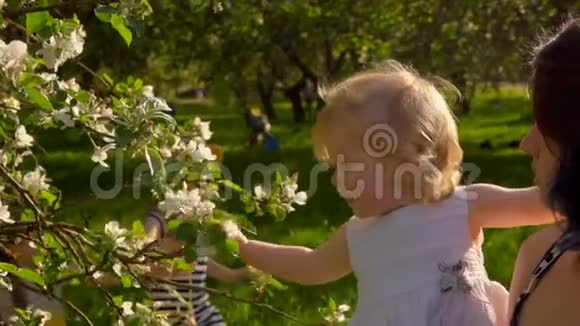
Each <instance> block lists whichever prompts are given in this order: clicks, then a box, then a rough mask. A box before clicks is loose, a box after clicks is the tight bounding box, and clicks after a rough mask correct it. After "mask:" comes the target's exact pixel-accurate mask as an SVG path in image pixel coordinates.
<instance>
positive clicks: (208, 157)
mask: <svg viewBox="0 0 580 326" xmlns="http://www.w3.org/2000/svg"><path fill="white" fill-rule="evenodd" d="M187 157H189V158H191V160H192V161H194V162H203V161H213V160H215V159H216V156H215V155H214V154H213V153H212V152H211V148H209V147H207V146H206V145H205V144H204V143H198V142H196V141H195V140H190V141H189V143H187V145H185V147H184V148H183V152H182V153H181V154H180V156H179V158H180V159H184V158H187Z"/></svg>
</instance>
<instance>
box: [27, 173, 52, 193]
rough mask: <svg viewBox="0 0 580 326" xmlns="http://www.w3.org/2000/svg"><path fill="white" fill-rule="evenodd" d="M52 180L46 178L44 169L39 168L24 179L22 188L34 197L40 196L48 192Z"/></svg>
mask: <svg viewBox="0 0 580 326" xmlns="http://www.w3.org/2000/svg"><path fill="white" fill-rule="evenodd" d="M48 182H50V179H48V178H47V177H46V173H45V172H44V169H43V168H41V167H40V166H37V167H36V169H34V171H30V172H27V173H26V174H25V175H24V177H22V186H23V187H24V189H26V190H28V192H30V193H31V194H32V195H33V196H38V195H40V193H41V192H43V191H45V190H48V188H49V187H50V186H49V184H48Z"/></svg>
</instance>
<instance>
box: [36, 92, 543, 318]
mask: <svg viewBox="0 0 580 326" xmlns="http://www.w3.org/2000/svg"><path fill="white" fill-rule="evenodd" d="M277 110H278V113H279V120H278V121H276V122H274V124H273V132H274V134H276V136H277V137H279V139H280V143H281V146H282V151H281V152H280V153H269V152H265V151H263V150H261V149H252V150H248V149H246V148H245V146H244V143H245V141H246V139H247V137H248V130H247V128H246V126H245V124H244V121H243V119H242V118H241V114H240V112H239V110H237V109H235V108H232V107H227V106H217V105H203V104H195V105H181V106H177V119H178V121H180V122H184V121H186V120H188V119H193V117H195V116H200V117H201V118H202V119H203V120H210V121H211V127H212V131H213V132H214V136H213V138H212V140H211V143H215V144H219V145H221V146H223V148H224V150H225V160H224V164H225V165H226V166H227V167H228V168H229V169H230V170H231V171H232V173H233V178H234V181H237V182H241V181H242V180H241V179H240V178H241V175H242V173H243V171H244V170H245V168H246V167H247V166H248V165H249V164H251V163H257V162H260V163H264V164H266V165H267V164H271V163H275V162H280V163H282V164H284V165H285V166H287V167H288V169H289V171H297V172H299V173H300V178H299V185H300V187H301V188H306V187H308V186H309V185H308V183H309V173H310V170H311V168H312V167H313V166H314V165H315V164H316V163H317V162H316V161H315V160H314V157H313V154H312V148H311V140H310V128H311V123H305V124H303V125H296V124H294V123H293V122H292V120H291V112H290V107H289V105H287V104H286V103H281V104H279V105H278V106H277ZM530 124H531V117H530V105H529V102H528V100H527V98H526V96H525V91H524V89H522V88H518V87H503V88H502V89H501V90H500V92H499V93H498V92H494V91H481V92H479V93H478V95H477V97H476V99H475V101H474V103H473V109H472V112H471V113H470V114H469V115H466V116H463V117H460V118H459V130H460V139H461V144H462V146H463V149H464V151H465V159H464V162H466V163H470V164H475V166H477V167H478V168H479V171H480V172H481V173H480V174H479V175H472V177H474V176H475V177H476V178H475V180H472V181H474V182H489V183H495V184H498V185H502V186H508V187H519V186H529V185H530V184H531V183H532V172H531V169H530V159H529V157H528V156H527V155H526V154H525V153H523V152H521V151H520V150H519V149H518V148H517V143H518V142H519V140H520V139H521V138H522V137H523V136H524V135H525V133H526V131H527V129H528V128H529V126H530ZM86 141H88V140H86V139H81V138H80V137H79V136H78V135H75V134H72V133H65V134H63V133H62V132H56V131H55V132H50V133H47V134H45V135H44V136H43V137H42V139H39V142H40V144H41V145H42V146H43V148H44V149H45V150H46V152H47V153H49V154H47V155H46V157H44V158H42V161H43V165H44V166H45V167H46V168H47V170H48V174H49V175H50V176H51V177H52V178H53V180H54V183H55V185H56V186H58V187H59V188H60V189H62V190H63V192H65V197H64V198H67V200H69V201H72V202H71V203H69V204H72V205H71V206H72V208H71V209H69V210H67V211H66V212H64V213H63V214H61V216H60V218H62V219H65V220H75V221H84V222H85V223H87V224H88V225H90V226H91V227H98V228H101V227H102V225H104V224H105V223H106V222H107V221H108V220H111V219H115V220H120V221H121V222H123V223H127V224H128V223H130V221H131V220H134V219H139V218H141V217H142V216H143V214H144V213H145V212H146V210H147V209H148V208H150V205H149V203H148V200H147V196H148V193H147V191H146V190H142V191H141V192H140V197H141V198H135V195H134V194H133V193H132V189H131V177H132V173H133V170H134V166H131V164H130V163H128V164H125V165H124V166H123V169H122V170H123V172H125V175H124V176H123V179H124V180H125V183H126V185H125V187H124V190H123V191H122V192H121V193H120V194H119V195H117V196H115V197H114V198H113V199H108V200H104V199H103V200H98V201H95V200H93V199H94V198H95V196H94V194H93V193H92V191H91V186H90V181H89V180H90V175H91V171H92V170H93V168H94V167H95V164H94V163H93V162H91V160H90V155H91V153H89V152H85V151H82V149H83V148H90V146H85V145H86V144H84V145H83V143H84V142H86ZM111 162H112V164H114V161H111ZM114 179H115V178H114V177H112V176H111V175H105V176H104V177H103V178H101V180H100V181H101V186H102V187H103V188H107V186H110V185H112V184H113V183H114V181H113V180H114ZM317 181H318V186H317V190H316V193H315V194H314V195H313V196H312V197H311V198H309V201H308V203H307V205H306V206H303V207H298V209H297V211H296V212H294V213H292V214H291V215H289V217H288V218H287V219H286V220H285V221H284V222H281V223H276V222H274V221H273V219H272V218H268V217H260V218H258V217H255V216H249V219H250V220H251V221H252V222H253V223H254V224H255V225H256V226H257V228H258V232H259V233H258V236H257V237H258V238H259V239H263V240H267V241H275V242H277V243H282V244H297V245H305V246H312V247H314V246H316V245H318V244H320V243H321V242H323V241H325V240H326V239H327V238H328V236H329V235H330V234H331V233H332V232H333V231H334V230H335V229H336V227H338V226H339V225H341V224H342V223H344V222H345V221H346V220H347V219H348V218H349V217H350V211H349V209H348V207H347V206H346V204H345V203H344V202H343V201H342V200H340V198H339V197H338V194H337V193H336V191H335V190H334V188H333V187H332V185H331V184H330V178H329V176H328V175H327V174H326V173H322V174H320V175H319V177H318V180H317ZM71 198H72V199H71ZM231 205H232V206H231V207H230V208H231V209H233V210H237V211H238V212H241V209H240V207H241V206H240V205H238V204H237V203H236V201H232V203H231ZM68 207H70V206H68ZM532 231H533V228H518V229H511V230H487V231H486V239H485V245H484V251H485V256H486V267H487V270H488V272H489V274H490V277H491V278H493V279H495V280H498V281H500V282H501V283H503V284H504V285H506V286H508V285H509V281H510V277H511V273H512V269H513V264H514V260H515V256H516V253H517V250H518V247H519V245H520V243H521V241H523V240H524V239H525V238H526V237H527V235H528V234H530V233H531V232H532ZM218 260H221V261H223V262H225V263H227V264H229V265H231V266H239V265H241V264H242V263H241V262H240V261H239V260H237V259H236V258H234V257H232V256H231V255H229V254H227V253H226V252H225V251H223V252H221V251H220V253H219V255H218ZM304 268H308V266H304ZM286 285H287V286H288V289H286V290H275V289H269V290H268V292H269V293H263V294H258V293H256V291H255V290H253V289H252V288H251V286H249V285H248V284H247V283H240V284H234V285H224V284H215V283H213V282H210V286H212V287H216V288H219V289H221V290H224V291H228V292H230V293H231V294H233V295H236V296H239V297H244V298H250V299H257V298H258V297H260V298H259V301H260V302H263V303H267V304H270V305H272V306H273V307H276V308H277V309H280V310H282V311H284V312H286V313H288V314H290V315H292V316H294V317H297V318H299V319H301V320H303V321H306V322H308V323H316V322H321V321H322V319H321V316H320V314H319V312H318V310H317V309H318V307H323V306H326V305H327V303H328V300H329V297H332V298H333V299H334V300H335V301H336V302H337V303H338V304H340V303H347V304H350V305H351V306H352V307H353V308H354V306H355V303H356V284H355V281H354V278H353V277H352V276H349V277H346V278H344V279H343V280H340V281H338V282H335V283H333V284H329V285H323V286H312V287H303V286H298V285H293V284H288V283H286ZM93 291H96V290H94V289H89V288H83V289H82V291H79V289H78V288H76V287H75V288H70V289H68V290H67V291H66V293H67V296H68V298H69V299H70V300H71V301H72V302H75V303H79V304H80V305H81V306H84V307H86V308H87V309H88V310H89V311H90V310H93V311H94V309H96V310H98V309H107V308H106V306H105V304H104V303H103V304H101V303H99V302H95V301H94V300H95V299H94V298H95V296H94V295H93V294H94V292H93ZM212 301H213V302H214V303H215V304H216V305H217V306H219V308H220V309H221V310H222V312H223V314H224V316H225V317H226V319H227V320H228V321H230V323H231V324H232V325H286V324H288V325H293V324H294V323H293V322H290V321H286V320H284V319H282V317H281V316H279V315H277V314H275V313H273V312H271V311H269V310H266V309H262V308H258V307H255V306H253V305H248V304H243V303H239V302H235V301H232V300H230V299H226V298H223V297H219V296H215V295H214V296H213V297H212ZM97 323H98V324H102V325H108V324H109V322H108V321H107V320H101V321H97Z"/></svg>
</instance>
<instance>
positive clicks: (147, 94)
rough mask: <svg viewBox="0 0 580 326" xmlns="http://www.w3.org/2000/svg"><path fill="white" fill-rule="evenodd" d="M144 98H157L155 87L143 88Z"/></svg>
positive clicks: (146, 86) (147, 86)
mask: <svg viewBox="0 0 580 326" xmlns="http://www.w3.org/2000/svg"><path fill="white" fill-rule="evenodd" d="M143 96H145V97H155V93H154V90H153V86H151V85H145V86H143Z"/></svg>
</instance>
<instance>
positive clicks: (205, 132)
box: [193, 117, 213, 140]
mask: <svg viewBox="0 0 580 326" xmlns="http://www.w3.org/2000/svg"><path fill="white" fill-rule="evenodd" d="M193 125H194V126H195V127H196V128H197V130H198V132H199V133H200V135H201V138H203V140H209V139H210V138H211V136H212V134H213V133H212V132H211V130H210V129H209V121H201V119H200V118H198V117H196V118H195V119H194V120H193Z"/></svg>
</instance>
